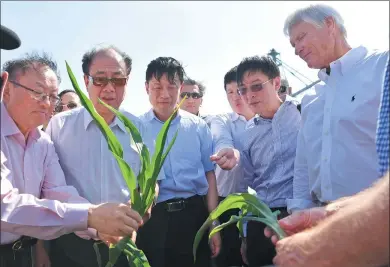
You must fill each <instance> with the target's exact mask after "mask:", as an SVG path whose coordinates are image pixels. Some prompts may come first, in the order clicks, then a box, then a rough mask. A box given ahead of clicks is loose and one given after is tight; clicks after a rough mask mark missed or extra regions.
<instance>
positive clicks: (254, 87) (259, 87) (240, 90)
mask: <svg viewBox="0 0 390 267" xmlns="http://www.w3.org/2000/svg"><path fill="white" fill-rule="evenodd" d="M271 80H272V79H269V80H268V81H265V82H263V83H257V84H252V85H251V86H249V87H248V88H249V90H251V92H259V91H261V90H263V88H264V84H266V83H268V82H269V81H271ZM248 88H247V87H239V88H238V89H237V93H238V94H239V95H246V93H247V91H248Z"/></svg>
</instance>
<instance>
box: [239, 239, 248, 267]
mask: <svg viewBox="0 0 390 267" xmlns="http://www.w3.org/2000/svg"><path fill="white" fill-rule="evenodd" d="M240 252H241V257H242V261H243V262H244V263H245V264H246V265H249V263H248V258H247V257H246V241H245V240H244V239H243V240H242V241H241V248H240Z"/></svg>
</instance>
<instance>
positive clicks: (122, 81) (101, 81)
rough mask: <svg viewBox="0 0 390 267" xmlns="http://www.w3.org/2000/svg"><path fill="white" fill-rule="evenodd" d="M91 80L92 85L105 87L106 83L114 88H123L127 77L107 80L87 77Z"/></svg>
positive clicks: (105, 78)
mask: <svg viewBox="0 0 390 267" xmlns="http://www.w3.org/2000/svg"><path fill="white" fill-rule="evenodd" d="M87 76H88V77H89V78H90V79H91V80H92V83H93V85H95V86H100V87H105V86H106V85H107V84H108V83H111V84H112V85H113V86H114V87H116V86H125V85H126V83H127V80H128V78H129V77H119V78H107V77H93V76H90V75H87Z"/></svg>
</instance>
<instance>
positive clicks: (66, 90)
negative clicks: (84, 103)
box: [58, 89, 77, 99]
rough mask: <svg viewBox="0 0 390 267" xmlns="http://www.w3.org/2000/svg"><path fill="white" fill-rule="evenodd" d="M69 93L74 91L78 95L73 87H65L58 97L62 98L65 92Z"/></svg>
mask: <svg viewBox="0 0 390 267" xmlns="http://www.w3.org/2000/svg"><path fill="white" fill-rule="evenodd" d="M67 93H74V94H76V95H77V93H76V91H75V90H72V89H65V90H62V91H61V92H60V93H59V94H58V97H59V98H60V99H61V98H62V97H63V96H64V95H65V94H67Z"/></svg>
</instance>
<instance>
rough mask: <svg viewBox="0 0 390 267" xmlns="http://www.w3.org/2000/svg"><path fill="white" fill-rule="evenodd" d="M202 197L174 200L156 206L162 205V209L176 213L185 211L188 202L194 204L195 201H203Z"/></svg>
mask: <svg viewBox="0 0 390 267" xmlns="http://www.w3.org/2000/svg"><path fill="white" fill-rule="evenodd" d="M203 198H204V196H199V195H195V196H192V197H189V198H174V199H169V200H167V201H164V202H161V203H158V204H157V205H163V207H164V209H165V210H166V211H168V212H176V211H181V210H183V209H185V207H186V206H188V204H189V203H190V202H194V201H196V200H197V199H198V200H199V199H201V200H202V201H204V199H203Z"/></svg>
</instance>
